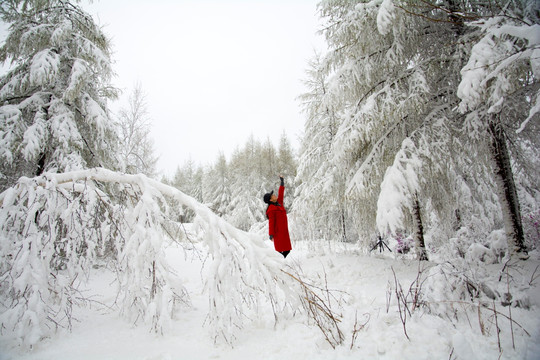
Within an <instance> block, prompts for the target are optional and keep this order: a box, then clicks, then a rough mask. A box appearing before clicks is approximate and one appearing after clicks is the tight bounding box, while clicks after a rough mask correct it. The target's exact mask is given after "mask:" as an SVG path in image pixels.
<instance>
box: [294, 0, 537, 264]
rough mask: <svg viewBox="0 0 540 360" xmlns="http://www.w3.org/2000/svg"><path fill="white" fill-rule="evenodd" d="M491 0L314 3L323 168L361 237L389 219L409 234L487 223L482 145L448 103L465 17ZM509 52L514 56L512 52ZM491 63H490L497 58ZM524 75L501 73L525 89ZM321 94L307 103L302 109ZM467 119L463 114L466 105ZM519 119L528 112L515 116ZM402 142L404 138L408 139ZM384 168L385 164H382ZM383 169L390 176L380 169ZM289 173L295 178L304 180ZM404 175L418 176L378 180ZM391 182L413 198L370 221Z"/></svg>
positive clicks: (466, 34) (469, 35)
mask: <svg viewBox="0 0 540 360" xmlns="http://www.w3.org/2000/svg"><path fill="white" fill-rule="evenodd" d="M520 4H521V3H520ZM493 5H495V6H486V5H485V4H484V3H481V2H475V1H472V2H466V3H463V2H456V1H444V2H442V3H435V2H430V1H426V2H422V3H421V4H419V3H416V2H409V1H392V0H383V1H380V0H374V1H367V2H360V1H358V2H356V1H328V2H322V3H321V4H320V11H321V15H322V16H323V17H324V18H325V19H326V20H327V24H326V25H325V27H324V31H323V33H324V34H325V36H326V39H327V43H328V45H329V48H330V50H329V52H328V53H327V55H326V56H325V57H324V59H323V60H322V61H321V62H320V65H319V66H318V69H319V71H320V72H321V73H322V74H319V73H315V72H313V73H312V74H313V75H312V78H313V79H314V82H315V79H317V78H321V79H322V81H319V83H321V84H324V85H325V86H324V89H325V94H326V95H325V98H326V99H330V100H329V101H327V104H329V105H330V106H328V105H327V106H326V109H331V110H332V115H333V116H335V117H336V118H337V119H338V121H337V123H338V124H339V127H338V129H337V131H336V133H335V136H333V137H332V143H331V147H330V149H329V154H328V156H327V157H328V160H326V161H327V162H328V163H330V164H332V165H333V166H334V167H333V169H340V171H345V173H344V175H342V176H341V177H342V178H344V181H345V182H346V184H347V185H348V186H347V188H348V189H347V190H348V191H347V195H348V197H347V200H348V205H347V207H348V209H350V210H351V211H352V212H353V213H354V217H353V218H354V219H355V222H356V225H357V229H358V231H359V233H361V234H362V235H364V236H365V238H370V237H372V235H373V233H374V232H375V231H377V229H378V230H379V231H384V229H387V228H388V227H387V226H386V225H388V224H389V223H392V222H393V221H394V220H398V219H404V220H405V222H402V223H401V225H400V226H403V227H405V228H406V229H405V230H406V231H409V232H411V233H415V234H417V235H418V239H419V240H420V239H421V238H422V237H423V236H422V232H424V231H425V230H427V231H428V232H429V231H431V230H432V229H434V228H437V229H436V230H437V233H439V241H440V242H444V240H442V241H441V239H442V238H444V237H446V238H447V237H448V236H451V234H452V233H453V232H454V231H456V230H457V229H459V228H460V227H463V226H465V227H467V226H468V225H471V228H477V226H473V225H472V224H473V222H476V223H477V224H476V225H478V224H484V225H486V226H485V227H483V229H484V230H486V232H487V233H489V231H491V230H494V229H493V226H495V227H496V226H497V225H496V224H497V223H498V218H499V217H500V211H496V210H494V209H493V208H492V207H487V206H486V208H488V209H489V210H487V211H486V209H484V208H483V202H484V205H485V204H487V203H492V199H493V197H492V196H491V195H492V194H493V191H494V190H493V189H494V187H493V185H494V181H493V180H494V178H495V177H494V176H493V174H492V173H490V172H489V170H488V169H489V166H491V160H489V156H487V155H488V154H489V152H490V151H489V146H486V145H488V144H487V143H483V142H482V141H477V142H474V143H471V142H470V138H469V135H470V134H471V133H474V131H472V130H474V128H472V127H469V128H467V129H466V131H462V129H461V126H462V124H463V118H464V116H463V115H461V114H459V113H456V112H455V108H456V106H457V105H458V104H459V101H460V99H459V98H458V97H457V92H458V91H457V90H458V85H459V83H460V81H461V80H462V72H461V70H462V68H463V67H464V65H465V64H466V62H467V59H468V57H469V54H471V51H472V49H474V48H473V46H474V45H475V38H478V30H475V29H474V28H471V27H469V26H467V22H468V21H470V20H474V19H482V18H483V17H485V18H486V19H487V18H488V17H490V16H492V15H493V14H494V12H496V11H499V10H502V7H500V4H499V3H498V2H496V3H494V4H493ZM522 5H523V6H524V8H525V9H528V8H531V2H527V4H521V5H516V7H517V8H519V7H520V6H522ZM525 12H526V11H525V10H524V11H521V12H519V11H518V12H516V11H514V10H512V12H511V13H512V14H514V15H516V16H514V18H515V19H521V18H522V17H520V16H521V14H523V13H525ZM518 13H519V14H518ZM529 13H532V12H531V11H529ZM508 16H509V17H513V16H512V15H508ZM534 21H535V20H530V19H529V20H525V23H527V24H529V25H528V26H531V24H532V23H534ZM522 30H524V29H522ZM505 34H506V33H505ZM523 38H524V37H522V39H523ZM509 41H512V40H509ZM527 41H528V43H529V44H530V43H531V41H532V38H530V39H529V38H527V39H526V41H523V42H522V44H523V43H527ZM518 42H519V41H518ZM509 46H510V45H508V46H507V47H506V48H510V47H509ZM517 46H519V44H518V45H517ZM502 48H505V47H502ZM525 48H526V49H532V48H531V47H530V46H529V47H525ZM527 51H529V50H527ZM529 52H530V51H529ZM472 53H474V51H472ZM527 54H528V55H530V54H529V53H527ZM512 59H514V60H515V61H517V57H515V58H512ZM509 61H513V60H509ZM502 63H503V64H504V63H507V62H505V61H502ZM533 63H534V61H533V62H531V64H533ZM493 66H495V69H499V70H500V66H499V67H497V64H494V65H493ZM480 68H482V67H480ZM533 68H534V66H533ZM532 74H533V72H529V73H521V74H518V75H517V76H516V73H510V72H509V73H508V74H507V76H514V77H513V78H512V81H517V82H519V81H520V80H519V79H522V80H521V81H522V83H527V84H528V85H530V86H529V88H531V89H532V88H534V87H535V86H536V85H535V84H536V80H535V79H534V76H532ZM467 78H468V79H471V80H474V79H475V77H474V76H470V77H467ZM490 79H491V81H490V82H489V83H490V84H491V83H492V82H493V83H494V81H493V80H492V79H493V78H492V77H491V78H490V77H489V76H488V77H487V80H490ZM503 82H504V81H503ZM502 88H504V87H501V89H502ZM525 97H526V96H525ZM528 97H529V98H531V99H535V95H534V93H532V94H531V93H530V92H529V95H528ZM321 103H322V102H321V101H319V102H312V103H311V104H310V106H311V109H312V111H315V110H316V109H317V107H318V106H320V105H321ZM461 106H462V107H463V105H461ZM532 108H533V110H534V109H535V107H534V106H533V107H532ZM471 114H476V111H472V112H471ZM532 114H533V111H531V116H532ZM467 118H468V119H470V118H471V115H470V114H467ZM525 118H526V116H525V117H523V119H525ZM527 121H529V118H527V119H526V120H525V121H524V122H523V124H524V125H525V123H526V122H527ZM466 123H471V121H467V122H466ZM520 123H521V122H520ZM316 125H317V123H316V122H315V123H312V124H308V123H307V124H306V134H305V136H306V138H308V140H311V139H310V137H311V138H313V136H310V135H309V127H311V126H316ZM485 128H487V127H486V126H484V129H485ZM477 139H478V138H477ZM411 141H412V144H413V145H414V146H410V144H411V143H410V142H411ZM530 143H531V142H530V141H529V142H528V144H530ZM530 146H531V145H528V146H527V148H528V149H530ZM403 151H405V152H406V153H407V154H408V155H407V157H408V158H410V159H412V158H416V159H418V160H419V161H418V162H415V163H416V164H421V166H417V167H415V168H410V167H409V168H408V167H401V166H399V165H398V164H399V163H400V161H398V159H399V158H400V157H401V156H403V154H404V152H403ZM411 151H414V153H412V152H411ZM304 154H311V157H313V151H310V150H307V151H306V149H305V148H304V149H303V153H302V155H304ZM471 159H474V160H475V161H478V162H479V163H475V161H471ZM306 160H308V159H306ZM485 161H487V162H485ZM302 162H304V161H302ZM306 163H309V162H308V161H306ZM301 166H303V165H301ZM321 166H322V165H321V164H319V166H318V167H315V168H317V169H320V168H321ZM327 166H328V167H330V166H329V165H327ZM396 166H397V167H396ZM388 167H393V170H392V171H387V168H388ZM330 168H331V169H332V167H330ZM347 169H349V170H347ZM396 170H398V171H396ZM405 170H407V171H405ZM335 173H336V174H338V173H339V171H338V172H335ZM390 176H391V177H394V179H390V178H387V177H390ZM299 177H300V180H301V181H305V179H306V177H304V176H299ZM407 177H411V178H407ZM311 178H313V176H311ZM414 179H417V180H418V185H416V186H414V187H410V186H398V187H392V186H384V187H383V188H381V184H383V182H384V183H386V184H392V183H394V184H397V183H400V182H401V183H403V181H405V183H407V182H408V183H409V185H410V184H413V183H414V184H416V181H413V180H414ZM527 182H529V183H530V180H527ZM301 186H304V185H301ZM443 186H444V187H443ZM392 188H393V190H392V191H395V190H396V189H398V188H399V189H401V190H400V191H401V192H400V193H399V195H400V196H399V197H398V198H400V199H413V198H414V199H416V200H415V201H405V202H401V203H400V204H396V206H397V205H400V206H399V208H397V209H394V210H393V211H394V213H395V215H394V216H397V218H394V219H389V218H387V217H386V218H385V217H383V216H378V219H379V220H378V221H377V216H376V215H377V211H376V209H377V205H376V204H377V203H379V204H380V205H381V206H380V207H379V209H381V211H382V210H383V209H385V208H386V209H388V206H386V207H385V206H384V205H383V204H381V202H380V201H379V199H381V198H384V199H388V196H386V195H387V194H385V193H384V191H389V190H390V189H392ZM521 189H522V190H524V189H523V188H521ZM413 190H414V191H413ZM518 192H519V191H518ZM522 192H523V191H522ZM525 193H527V195H528V197H529V198H531V197H532V198H534V197H535V191H532V192H531V191H530V190H526V191H525ZM394 195H396V193H395V192H394ZM327 200H328V199H327ZM404 204H408V205H406V206H403V205H404ZM427 214H429V216H426V215H427ZM467 215H472V216H467ZM387 216H390V214H387ZM467 222H468V223H467ZM490 225H491V226H492V227H491V228H489V227H490ZM486 232H485V233H484V234H483V235H484V237H485V236H486V235H487V234H486ZM443 234H445V235H444V236H441V235H443ZM472 241H474V240H472ZM433 245H436V244H433ZM420 253H423V250H421V251H420Z"/></svg>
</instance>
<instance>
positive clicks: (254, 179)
mask: <svg viewBox="0 0 540 360" xmlns="http://www.w3.org/2000/svg"><path fill="white" fill-rule="evenodd" d="M261 154H262V146H261V143H260V142H259V141H258V140H256V139H255V138H254V136H253V135H252V136H251V137H250V138H249V139H248V141H247V142H246V144H245V146H244V148H243V149H242V150H238V151H236V152H235V153H234V154H233V156H232V159H231V162H230V166H229V170H230V174H231V178H232V182H231V186H232V187H231V202H230V203H229V207H228V209H227V215H226V216H225V218H226V220H227V221H229V222H230V223H231V224H233V225H234V226H236V227H238V228H239V229H242V230H245V231H247V230H249V229H250V228H251V226H253V225H254V224H255V223H259V222H261V221H264V220H265V219H266V217H265V216H264V214H263V212H264V209H263V208H264V203H263V202H262V196H263V195H264V193H265V192H266V191H268V190H265V187H264V182H263V181H262V176H261V172H262V171H265V172H266V171H269V170H271V169H270V166H269V165H268V164H264V163H263V158H262V157H261Z"/></svg>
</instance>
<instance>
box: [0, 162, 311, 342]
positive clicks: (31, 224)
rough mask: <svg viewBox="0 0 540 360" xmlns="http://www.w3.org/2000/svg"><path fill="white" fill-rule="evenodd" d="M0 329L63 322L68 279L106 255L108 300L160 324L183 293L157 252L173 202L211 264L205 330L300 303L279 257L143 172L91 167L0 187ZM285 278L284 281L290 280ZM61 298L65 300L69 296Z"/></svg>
mask: <svg viewBox="0 0 540 360" xmlns="http://www.w3.org/2000/svg"><path fill="white" fill-rule="evenodd" d="M0 204H1V207H0V257H1V258H2V259H1V265H0V267H1V269H0V270H1V272H0V274H1V277H0V282H1V284H2V286H1V292H0V297H1V303H2V304H4V306H5V307H6V311H3V314H2V316H1V317H0V322H1V324H2V331H4V332H7V333H11V334H12V335H14V336H15V337H16V338H18V339H19V340H20V341H21V343H22V344H24V345H27V346H32V345H33V344H35V343H36V342H37V341H39V340H40V339H41V338H43V337H45V336H47V335H48V333H49V332H50V331H51V328H53V327H57V326H65V327H69V326H70V321H71V318H70V313H71V307H72V306H73V305H77V304H76V302H75V301H74V300H73V299H74V298H75V296H74V294H75V293H76V292H77V291H78V290H77V285H76V284H77V283H78V282H75V280H76V279H77V281H80V280H83V279H86V278H88V276H89V274H90V269H91V268H92V265H94V264H95V263H96V262H98V261H100V260H104V259H106V260H107V261H109V262H110V263H112V264H113V266H114V267H115V270H116V273H117V277H118V297H117V305H118V306H119V310H120V312H121V313H122V314H124V315H125V316H126V317H127V318H129V319H131V320H132V321H137V319H143V320H144V322H145V323H147V324H148V325H149V326H150V327H151V328H152V329H153V330H155V331H157V332H161V331H163V330H166V328H167V324H168V322H169V321H170V319H171V316H172V314H173V312H174V307H173V306H174V304H175V303H176V301H175V300H178V299H180V300H181V301H183V302H189V298H187V292H186V291H185V289H184V287H183V286H182V284H181V283H180V281H179V280H178V279H177V278H176V277H175V276H174V274H173V273H172V271H171V270H170V268H169V265H168V264H167V262H166V260H165V248H166V245H167V244H168V242H169V241H170V240H171V239H170V232H168V231H166V229H165V227H166V224H168V223H170V222H171V221H172V220H171V216H170V215H171V214H173V213H174V210H175V209H173V208H172V206H180V207H184V208H189V209H191V210H192V211H193V212H194V213H195V214H196V218H195V225H196V227H197V229H198V231H197V233H198V234H199V238H200V240H201V241H202V242H203V243H204V244H205V245H206V246H207V247H208V249H209V253H210V255H211V257H212V260H213V262H212V263H211V265H210V267H209V273H208V277H207V283H206V286H207V288H208V292H209V302H210V310H209V323H210V324H211V326H212V331H213V336H214V337H215V338H217V337H223V338H224V339H225V340H226V341H227V342H229V343H232V342H233V341H234V339H235V334H236V331H238V330H239V329H241V328H242V325H243V321H244V320H245V319H246V318H248V312H249V311H258V309H259V308H260V307H261V306H264V305H267V306H268V307H269V308H271V310H270V311H274V314H275V315H276V319H277V316H278V315H279V314H280V313H281V311H282V310H285V309H286V308H287V307H289V308H290V307H292V308H294V309H296V308H297V307H298V306H300V304H301V298H300V297H299V295H298V294H299V293H300V292H299V291H295V289H296V290H298V286H294V282H293V281H291V279H290V277H288V276H287V275H286V274H284V273H283V272H282V271H281V268H282V265H283V260H282V258H281V257H280V256H279V254H277V253H276V252H275V251H273V250H272V249H271V248H270V247H269V246H267V244H265V243H264V242H263V240H262V239H261V238H260V237H259V236H257V235H253V234H249V233H246V232H243V231H241V230H239V229H237V228H235V227H233V226H232V225H230V224H229V223H227V222H226V221H224V220H223V219H221V218H220V217H218V216H217V215H215V214H214V213H213V212H212V211H210V210H209V209H208V208H207V207H206V206H204V205H202V204H200V203H198V202H197V201H196V200H195V199H193V198H192V197H190V196H187V195H185V194H184V193H182V192H181V191H179V190H177V189H175V188H173V187H171V186H168V185H165V184H162V183H160V182H157V181H155V180H152V179H150V178H148V177H146V176H144V175H126V174H119V173H116V172H113V171H110V170H106V169H101V168H96V169H90V170H81V171H74V172H68V173H61V174H57V173H46V174H44V175H42V176H40V177H36V178H33V179H29V178H21V179H20V180H19V182H18V183H17V185H16V186H14V187H12V188H10V189H8V190H6V191H5V192H4V193H2V194H0ZM291 282H292V283H293V286H291ZM68 300H69V301H68Z"/></svg>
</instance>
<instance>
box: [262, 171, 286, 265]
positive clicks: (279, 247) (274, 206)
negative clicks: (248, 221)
mask: <svg viewBox="0 0 540 360" xmlns="http://www.w3.org/2000/svg"><path fill="white" fill-rule="evenodd" d="M279 178H280V180H281V185H280V187H279V191H278V196H276V195H274V191H272V192H270V193H268V194H265V195H264V202H265V203H267V204H268V208H267V209H266V217H267V218H268V234H269V235H270V240H272V241H273V242H274V248H275V249H276V251H277V252H279V253H281V254H282V255H283V256H284V257H287V255H289V252H291V250H292V247H291V239H290V237H289V226H288V224H287V211H285V207H283V195H284V193H285V184H284V182H283V176H280V177H279Z"/></svg>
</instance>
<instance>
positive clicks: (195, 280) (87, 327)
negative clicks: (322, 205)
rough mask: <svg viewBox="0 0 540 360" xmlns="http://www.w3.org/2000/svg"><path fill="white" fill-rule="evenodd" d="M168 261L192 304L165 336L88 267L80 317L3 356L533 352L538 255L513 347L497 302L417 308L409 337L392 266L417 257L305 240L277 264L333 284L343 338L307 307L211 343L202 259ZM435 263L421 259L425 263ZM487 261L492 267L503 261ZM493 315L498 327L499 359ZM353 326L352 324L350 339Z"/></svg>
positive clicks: (539, 328)
mask: <svg viewBox="0 0 540 360" xmlns="http://www.w3.org/2000/svg"><path fill="white" fill-rule="evenodd" d="M168 260H169V261H170V263H171V264H172V265H173V266H174V268H175V269H176V271H177V272H178V274H179V276H180V278H181V279H182V280H183V282H184V284H185V286H186V288H187V289H188V291H189V293H190V296H191V302H192V304H191V306H189V307H187V306H183V307H180V308H179V309H178V311H177V313H176V316H175V319H174V321H173V322H172V324H171V326H170V329H169V330H168V331H167V332H166V333H164V334H163V335H161V334H155V333H152V332H149V330H148V328H147V327H146V326H145V325H144V324H137V325H134V324H132V323H129V322H128V321H127V320H125V319H124V318H122V317H121V316H120V315H119V314H118V312H117V311H115V310H111V309H107V308H106V307H105V306H103V305H100V304H112V303H113V302H114V298H115V295H116V294H115V286H114V284H113V281H114V276H113V274H112V273H110V272H108V271H107V270H105V269H103V268H101V269H96V270H95V271H94V274H93V276H92V278H91V280H90V282H89V284H88V290H87V292H85V293H84V295H85V296H86V297H92V298H93V300H95V301H96V302H95V303H92V304H90V306H87V307H84V308H77V309H75V311H74V317H75V318H76V319H77V321H75V322H74V323H73V329H72V331H71V332H69V331H67V330H59V331H58V332H57V334H56V335H55V336H54V337H52V338H49V339H46V340H44V341H42V342H40V343H39V344H38V345H37V346H35V347H34V348H33V349H32V350H31V351H30V352H28V351H22V350H20V349H18V348H16V347H13V345H12V344H10V343H8V342H7V341H6V339H4V338H0V359H1V360H7V359H24V360H30V359H39V360H47V359H51V360H52V359H54V360H57V359H72V360H75V359H144V360H166V359H236V360H241V359H299V360H301V359H306V360H307V359H314V360H315V359H325V360H326V359H415V360H418V359H498V358H499V357H500V358H501V359H540V316H539V315H540V310H539V308H540V291H539V288H540V277H539V278H538V279H533V277H534V275H533V274H534V271H535V268H536V267H537V266H538V265H539V264H540V261H539V259H538V254H536V253H535V254H533V256H531V259H529V260H528V261H526V262H522V263H520V264H519V266H520V273H521V275H519V276H522V278H523V279H521V280H523V281H525V282H527V283H528V282H531V280H533V281H532V283H533V286H530V287H529V292H528V294H529V300H530V302H531V309H530V310H524V309H521V308H516V307H513V308H512V309H511V311H512V319H513V320H514V321H515V323H514V326H513V333H514V341H515V350H514V349H513V346H512V331H511V329H510V326H509V325H510V322H509V320H508V319H507V318H506V317H505V316H504V315H509V313H508V307H502V306H500V305H499V306H498V307H497V311H499V312H500V314H499V315H498V316H497V317H494V316H493V312H490V311H489V309H485V308H484V309H482V310H481V311H480V312H479V311H478V309H477V308H474V307H471V306H470V304H469V305H467V304H458V303H455V304H452V306H453V307H454V308H455V309H457V310H458V314H457V315H455V317H454V318H452V317H453V316H451V314H449V317H448V318H444V317H440V316H435V315H433V314H430V313H429V312H428V310H427V309H426V308H419V309H417V310H416V311H414V312H413V313H412V317H408V318H407V319H406V321H405V323H406V331H407V334H408V336H409V338H410V340H408V339H407V337H406V336H405V332H404V329H403V322H402V320H401V319H400V312H399V308H398V305H397V300H396V296H395V291H394V289H395V278H394V273H393V271H394V272H395V274H396V277H397V280H398V283H399V284H401V286H402V287H403V289H404V291H407V290H408V289H409V287H410V285H411V283H412V282H413V281H414V279H416V277H417V274H418V268H419V267H418V262H417V261H415V260H412V259H407V258H395V257H393V256H392V255H390V253H388V252H386V253H384V254H382V255H381V254H379V253H377V252H373V253H372V254H365V253H362V252H360V251H359V250H358V249H356V248H355V247H345V246H342V245H335V244H334V245H333V247H332V249H329V248H328V247H327V246H326V245H323V244H319V245H316V246H313V245H310V246H309V247H308V246H307V245H306V244H302V243H297V244H295V250H293V252H292V253H291V255H290V256H289V257H288V258H287V259H286V260H284V263H283V266H284V268H287V267H288V266H291V267H293V268H296V269H298V268H299V267H300V268H301V269H302V271H303V274H304V276H305V277H306V278H309V279H311V280H312V281H313V282H314V283H316V284H318V285H319V286H322V287H326V286H327V287H328V289H330V290H335V292H334V293H333V294H334V296H335V299H334V301H332V302H331V304H332V305H333V310H334V312H335V313H336V315H340V316H341V319H340V320H341V322H340V323H339V327H340V329H341V330H342V332H343V334H344V337H345V340H344V341H343V344H342V345H340V346H338V347H336V348H335V349H333V348H332V346H330V344H329V343H328V342H327V341H326V340H325V338H324V335H323V333H322V332H321V331H320V330H319V329H318V328H317V326H316V325H315V324H314V323H313V321H312V320H308V319H307V317H306V316H305V314H298V315H296V316H294V317H290V318H288V319H280V320H279V321H278V322H277V324H276V323H275V321H274V317H273V315H272V314H261V315H260V318H259V319H251V321H250V322H246V324H245V328H244V329H243V331H242V332H241V333H240V335H239V336H238V338H237V340H236V342H235V344H234V346H233V347H231V346H230V345H228V344H224V343H217V344H215V343H214V341H213V339H212V338H211V337H210V331H209V329H208V325H205V318H206V315H207V313H208V294H207V293H206V291H205V289H204V285H203V280H202V276H203V275H202V274H203V272H201V268H202V266H203V261H204V256H202V257H200V256H196V254H195V253H193V252H189V251H188V252H184V251H183V250H181V249H180V248H178V247H176V246H171V247H170V248H169V252H168ZM434 265H435V264H431V263H426V266H427V267H431V266H434ZM490 267H492V269H491V270H493V274H498V272H499V271H500V270H501V268H502V265H490ZM392 270H393V271H392ZM426 272H427V269H426V270H424V274H425V273H426ZM538 273H540V270H539V271H537V273H536V275H538ZM495 276H496V277H498V275H495ZM516 277H518V275H516ZM515 280H516V281H520V279H517V278H515ZM325 283H327V285H325ZM390 294H391V295H390ZM388 299H390V300H388ZM98 302H99V303H98ZM464 309H465V310H464ZM495 320H497V325H498V327H499V328H500V329H501V332H500V342H501V345H500V346H501V349H502V355H501V356H500V353H499V346H498V341H497V335H496V326H497V325H496V324H495ZM355 323H356V329H357V330H358V331H357V332H356V337H355V338H354V340H353V333H354V332H353V329H355ZM520 327H523V328H524V329H525V330H526V331H527V332H528V333H529V334H530V336H528V335H527V334H525V332H524V331H523V330H522V329H521V328H520ZM481 328H483V331H484V334H485V335H482V332H481Z"/></svg>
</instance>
